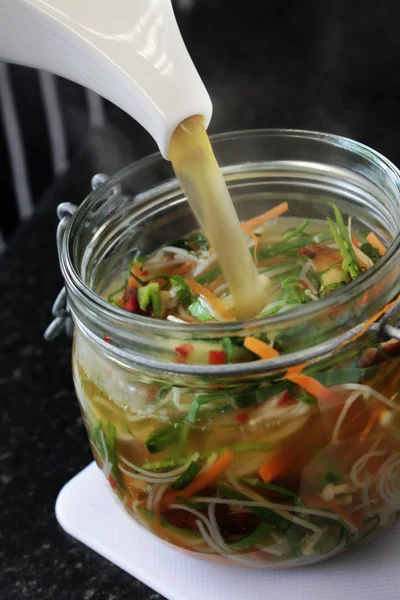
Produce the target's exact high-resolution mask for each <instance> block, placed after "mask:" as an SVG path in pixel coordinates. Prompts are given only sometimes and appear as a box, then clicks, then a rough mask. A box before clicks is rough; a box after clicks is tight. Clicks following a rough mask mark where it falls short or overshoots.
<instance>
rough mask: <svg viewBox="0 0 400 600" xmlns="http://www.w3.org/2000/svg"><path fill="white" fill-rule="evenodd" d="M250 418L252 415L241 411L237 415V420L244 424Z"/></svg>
mask: <svg viewBox="0 0 400 600" xmlns="http://www.w3.org/2000/svg"><path fill="white" fill-rule="evenodd" d="M249 419H250V417H249V415H248V414H247V413H239V414H238V415H236V421H237V422H238V423H242V424H243V425H244V424H245V423H247V422H248V420H249Z"/></svg>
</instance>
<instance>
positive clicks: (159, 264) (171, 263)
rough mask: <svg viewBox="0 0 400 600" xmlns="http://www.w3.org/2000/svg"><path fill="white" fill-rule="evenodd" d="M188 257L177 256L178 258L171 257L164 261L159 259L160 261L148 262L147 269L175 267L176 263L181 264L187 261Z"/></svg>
mask: <svg viewBox="0 0 400 600" xmlns="http://www.w3.org/2000/svg"><path fill="white" fill-rule="evenodd" d="M185 260H186V259H184V258H177V259H169V260H163V261H159V262H154V263H151V262H146V269H147V270H148V271H154V270H155V269H157V270H159V269H165V268H166V267H173V266H175V265H181V264H182V263H183V262H185Z"/></svg>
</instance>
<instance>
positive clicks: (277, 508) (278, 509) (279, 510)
mask: <svg viewBox="0 0 400 600" xmlns="http://www.w3.org/2000/svg"><path fill="white" fill-rule="evenodd" d="M227 477H228V480H229V482H230V483H231V485H232V486H233V487H234V488H235V489H237V490H238V491H239V492H241V493H242V494H244V495H245V496H248V497H249V498H253V500H254V501H255V502H263V503H264V506H267V507H268V508H269V509H270V510H272V511H273V512H275V513H276V514H277V515H279V516H281V517H283V518H284V519H287V520H288V521H291V522H292V523H296V525H300V526H301V527H304V528H305V529H311V531H314V532H315V533H317V532H318V531H319V530H320V529H321V528H320V527H318V526H317V525H314V524H313V523H309V522H308V521H304V520H303V519H299V518H298V517H295V516H293V515H291V514H290V513H288V512H287V511H286V509H287V508H288V507H287V506H286V505H277V504H273V503H272V502H268V501H265V499H264V497H263V496H261V495H260V494H257V492H254V491H253V490H251V489H250V488H248V487H247V486H246V485H242V484H241V483H239V482H238V481H237V480H236V479H235V478H234V477H233V476H232V475H230V474H229V473H227ZM239 505H240V503H239ZM243 506H245V504H244V503H243ZM247 506H249V505H247Z"/></svg>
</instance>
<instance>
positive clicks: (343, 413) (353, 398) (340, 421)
mask: <svg viewBox="0 0 400 600" xmlns="http://www.w3.org/2000/svg"><path fill="white" fill-rule="evenodd" d="M361 395H362V392H361V391H355V392H354V393H353V394H350V396H349V397H348V398H347V400H346V402H345V404H344V406H343V408H342V410H341V413H340V415H339V418H338V420H337V421H336V424H335V427H334V429H333V433H332V442H338V441H339V440H338V435H339V429H340V428H341V426H342V425H343V421H344V420H345V418H346V415H347V413H348V411H349V408H350V407H351V405H352V404H353V403H354V402H355V401H356V400H357V398H359V396H361Z"/></svg>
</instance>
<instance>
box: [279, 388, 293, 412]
mask: <svg viewBox="0 0 400 600" xmlns="http://www.w3.org/2000/svg"><path fill="white" fill-rule="evenodd" d="M295 401H296V399H295V398H293V396H292V394H291V393H290V391H289V390H286V392H285V393H284V394H283V396H282V398H281V399H280V400H279V401H278V406H279V408H284V407H285V406H290V405H291V404H294V402H295Z"/></svg>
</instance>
